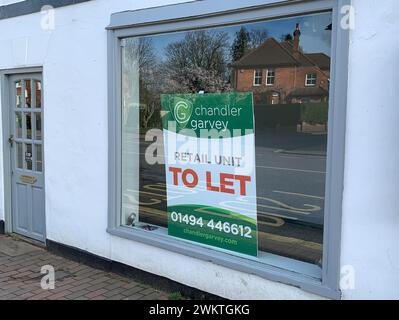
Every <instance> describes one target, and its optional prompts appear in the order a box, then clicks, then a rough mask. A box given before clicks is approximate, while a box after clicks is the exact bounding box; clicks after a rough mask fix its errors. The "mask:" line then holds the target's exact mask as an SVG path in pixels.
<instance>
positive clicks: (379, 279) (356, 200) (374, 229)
mask: <svg viewBox="0 0 399 320" xmlns="http://www.w3.org/2000/svg"><path fill="white" fill-rule="evenodd" d="M353 5H354V6H355V8H356V29H355V30H354V31H353V32H352V34H351V45H350V64H349V96H348V115H347V119H348V120H347V142H346V166H345V192H344V203H343V228H342V232H343V233H342V246H341V247H342V255H341V256H342V258H341V262H342V265H352V266H353V267H354V270H355V272H356V282H355V290H348V291H344V294H343V296H344V298H346V299H352V298H353V299H358V298H360V299H363V298H366V299H368V298H396V299H398V298H399V249H398V243H399V196H398V195H399V193H398V192H399V147H398V129H399V108H398V85H399V37H398V35H399V1H397V0H383V1H373V0H353ZM374 72H377V73H378V74H381V75H382V78H380V79H378V78H375V77H373V76H372V74H373V73H374Z"/></svg>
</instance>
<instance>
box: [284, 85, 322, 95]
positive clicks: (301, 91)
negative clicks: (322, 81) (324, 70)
mask: <svg viewBox="0 0 399 320" xmlns="http://www.w3.org/2000/svg"><path fill="white" fill-rule="evenodd" d="M289 96H291V97H324V96H328V91H327V90H325V89H323V88H321V87H307V88H298V89H295V90H293V91H291V92H290V94H289Z"/></svg>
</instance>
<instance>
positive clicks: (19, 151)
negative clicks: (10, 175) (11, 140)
mask: <svg viewBox="0 0 399 320" xmlns="http://www.w3.org/2000/svg"><path fill="white" fill-rule="evenodd" d="M16 153H17V154H16V158H17V168H19V169H23V166H24V164H23V151H22V143H21V142H17V143H16Z"/></svg>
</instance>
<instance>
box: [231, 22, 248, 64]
mask: <svg viewBox="0 0 399 320" xmlns="http://www.w3.org/2000/svg"><path fill="white" fill-rule="evenodd" d="M248 50H249V32H248V31H247V30H246V29H245V28H244V27H241V28H240V30H239V31H238V32H236V37H235V39H234V42H233V45H232V46H231V57H232V59H233V61H238V60H240V59H241V58H242V57H243V56H244V55H245V54H246V53H247V52H248Z"/></svg>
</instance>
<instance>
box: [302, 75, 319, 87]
mask: <svg viewBox="0 0 399 320" xmlns="http://www.w3.org/2000/svg"><path fill="white" fill-rule="evenodd" d="M310 76H312V77H310ZM313 76H314V77H313ZM310 81H312V82H313V81H314V83H312V82H310ZM316 85H317V73H307V74H306V78H305V86H307V87H315V86H316Z"/></svg>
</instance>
